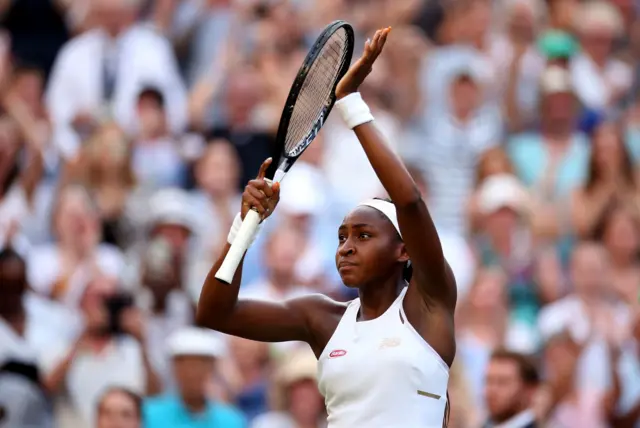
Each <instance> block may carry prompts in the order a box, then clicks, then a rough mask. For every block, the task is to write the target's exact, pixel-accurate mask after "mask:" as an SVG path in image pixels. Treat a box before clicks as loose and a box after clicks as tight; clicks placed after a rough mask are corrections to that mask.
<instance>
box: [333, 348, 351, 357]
mask: <svg viewBox="0 0 640 428" xmlns="http://www.w3.org/2000/svg"><path fill="white" fill-rule="evenodd" d="M346 353H347V351H345V350H344V349H336V350H335V351H331V353H330V354H329V358H338V357H342V356H344V355H345V354H346Z"/></svg>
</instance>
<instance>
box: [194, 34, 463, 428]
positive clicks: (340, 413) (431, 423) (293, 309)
mask: <svg viewBox="0 0 640 428" xmlns="http://www.w3.org/2000/svg"><path fill="white" fill-rule="evenodd" d="M389 31H390V28H386V29H382V30H379V31H377V32H376V34H375V36H374V37H373V39H372V40H370V41H367V43H366V44H365V51H364V54H363V55H362V57H361V58H360V59H359V60H358V61H357V62H356V63H355V64H354V65H353V66H352V67H351V68H350V69H349V71H348V72H347V74H346V75H345V76H344V77H343V79H342V80H341V81H340V83H339V84H338V87H337V88H336V96H337V98H338V101H337V103H336V109H337V110H338V111H339V112H340V114H341V115H342V117H343V119H344V120H345V122H346V124H347V125H348V126H349V127H350V128H352V129H353V130H354V131H355V133H356V135H357V137H358V140H359V141H360V144H361V145H362V148H363V149H364V151H365V153H366V154H367V156H368V158H369V161H370V162H371V165H372V166H373V168H374V170H375V171H376V174H377V175H378V178H379V179H380V181H381V182H382V184H383V186H384V188H385V189H386V191H387V193H388V194H389V196H390V197H391V200H393V203H391V202H387V201H386V200H380V199H372V200H369V201H366V202H363V203H362V204H360V205H359V206H357V207H356V208H355V209H354V210H353V211H351V212H350V213H349V214H348V215H347V216H346V217H345V218H344V221H343V223H342V225H341V226H340V228H339V229H338V242H339V243H338V249H337V252H336V265H337V268H338V271H339V273H340V276H341V278H342V280H343V282H344V284H345V285H346V286H348V287H355V288H357V289H358V292H359V298H358V299H355V300H353V301H351V302H349V303H340V302H336V301H333V300H331V299H329V298H328V297H326V296H322V295H318V294H316V295H308V296H303V297H299V298H295V299H290V300H286V301H282V302H268V301H257V300H247V299H238V291H239V286H240V281H241V275H242V274H241V271H242V269H241V266H240V269H238V271H237V272H236V275H235V277H234V279H233V281H232V284H231V285H227V284H224V283H221V282H219V281H217V280H216V279H215V273H216V271H217V270H218V267H219V266H220V265H221V263H222V261H223V260H224V257H225V254H226V251H228V248H229V246H230V245H227V246H226V249H225V251H223V254H222V255H221V256H220V258H219V259H218V261H217V263H216V264H215V265H214V266H213V268H212V270H211V272H210V273H209V276H208V277H207V279H206V282H205V284H204V287H203V290H202V294H201V296H200V301H199V302H198V311H197V321H198V323H199V324H200V325H202V326H206V327H209V328H212V329H215V330H218V331H221V332H223V333H227V334H231V335H235V336H240V337H244V338H247V339H251V340H257V341H264V342H283V341H304V342H307V343H308V344H309V345H310V346H311V348H312V349H313V351H314V352H315V355H316V356H317V358H318V386H319V389H320V392H321V393H322V394H323V396H324V397H325V403H326V407H327V413H328V424H329V427H330V428H356V427H367V428H393V427H398V428H400V427H402V428H426V427H428V428H436V427H437V428H440V427H442V426H443V425H446V419H448V417H447V418H445V413H448V411H447V407H448V406H447V404H448V403H447V382H448V378H449V366H450V365H451V363H452V362H453V359H454V355H455V350H456V345H455V338H454V325H453V314H454V308H455V304H456V284H455V280H454V277H453V274H452V272H451V269H450V267H449V265H448V264H447V262H446V260H445V258H444V256H443V253H442V248H441V246H440V241H439V238H438V234H437V232H436V229H435V227H434V224H433V221H432V220H431V217H430V215H429V212H428V210H427V207H426V205H425V203H424V201H423V200H422V199H421V196H420V192H419V191H418V189H417V186H416V183H415V182H414V181H413V179H412V178H411V176H410V175H409V173H408V172H407V170H406V169H405V167H404V166H403V164H402V161H401V160H400V159H399V158H398V157H397V156H396V155H395V154H394V153H393V152H392V151H391V150H390V149H389V148H388V145H387V144H386V142H385V141H384V139H383V137H382V135H381V134H380V133H379V132H378V130H377V129H376V125H375V124H374V120H373V116H372V115H371V113H370V110H369V108H368V107H367V105H366V103H365V102H364V101H363V100H362V98H361V96H360V94H359V93H358V92H357V91H358V87H359V86H360V85H361V84H362V82H363V81H364V79H365V78H366V76H367V75H368V74H369V72H370V71H371V69H372V66H373V63H374V62H375V60H376V58H377V57H378V55H380V53H381V51H382V48H383V47H384V44H385V41H386V39H387V36H388V34H389ZM270 162H271V160H270V159H268V160H267V161H265V163H264V164H263V165H262V167H261V169H260V172H259V174H258V177H257V178H256V179H255V180H251V181H250V182H249V184H248V185H247V187H246V188H245V191H244V193H243V197H242V208H241V214H238V216H237V217H236V221H235V222H234V225H233V226H232V228H231V231H230V232H229V236H228V241H229V242H233V239H234V237H235V234H236V233H237V231H238V230H239V227H240V224H241V222H242V220H241V218H242V217H244V215H245V214H246V212H247V211H248V210H249V209H250V208H251V207H254V208H255V209H256V210H258V212H259V213H260V214H261V215H262V216H263V217H264V218H266V217H268V216H269V215H270V214H271V213H272V212H273V210H274V208H275V207H276V205H277V203H278V197H279V190H280V187H279V183H275V184H273V187H270V186H269V185H268V184H267V182H266V181H265V180H264V174H265V171H266V169H267V167H268V166H269V164H270Z"/></svg>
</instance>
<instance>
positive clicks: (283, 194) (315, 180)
mask: <svg viewBox="0 0 640 428" xmlns="http://www.w3.org/2000/svg"><path fill="white" fill-rule="evenodd" d="M322 183H323V178H322V174H321V173H319V171H318V170H317V168H315V167H314V166H312V165H309V164H308V163H306V162H299V163H296V165H295V166H294V167H293V168H291V171H289V173H288V174H287V177H286V178H285V179H284V180H283V182H282V185H281V187H280V202H279V203H278V210H279V211H282V212H284V213H285V214H289V215H313V214H318V213H319V212H320V211H322V210H323V208H324V206H325V195H324V193H323V191H322V188H321V186H322Z"/></svg>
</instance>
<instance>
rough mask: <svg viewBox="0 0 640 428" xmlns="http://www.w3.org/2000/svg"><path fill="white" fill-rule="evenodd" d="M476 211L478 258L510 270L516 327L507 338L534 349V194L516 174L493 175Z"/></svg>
mask: <svg viewBox="0 0 640 428" xmlns="http://www.w3.org/2000/svg"><path fill="white" fill-rule="evenodd" d="M478 212H479V214H480V216H481V217H480V218H481V224H482V231H481V232H479V233H477V234H476V238H475V239H476V243H475V244H476V245H475V249H476V251H477V256H478V258H479V259H480V263H481V264H482V265H484V266H498V267H499V268H500V269H501V270H503V271H504V272H505V274H506V275H507V281H508V290H507V293H508V302H509V308H510V318H511V321H512V322H513V323H514V328H516V329H517V330H516V331H517V333H515V332H514V334H513V336H511V337H510V343H509V344H510V345H511V346H513V347H514V348H515V349H517V350H519V351H521V352H533V351H534V350H535V349H536V346H537V340H536V331H535V330H536V316H537V313H538V296H537V291H536V288H535V285H536V284H535V283H534V277H533V274H534V271H533V268H534V265H535V260H536V255H537V254H536V248H535V246H534V243H535V241H534V236H533V231H532V218H533V216H534V215H535V214H534V211H533V209H532V205H531V198H530V195H529V194H528V192H527V190H526V189H525V188H524V186H522V184H520V182H519V181H518V180H517V178H516V177H515V176H513V175H508V174H498V175H493V176H490V177H489V178H487V179H486V180H485V181H484V183H483V184H482V186H481V187H480V189H479V193H478ZM515 340H517V341H515Z"/></svg>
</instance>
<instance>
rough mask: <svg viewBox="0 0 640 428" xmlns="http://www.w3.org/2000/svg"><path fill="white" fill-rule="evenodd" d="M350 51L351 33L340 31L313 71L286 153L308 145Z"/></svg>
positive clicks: (293, 120)
mask: <svg viewBox="0 0 640 428" xmlns="http://www.w3.org/2000/svg"><path fill="white" fill-rule="evenodd" d="M348 47H349V44H348V39H347V32H346V31H345V30H344V29H340V30H338V31H336V32H335V33H334V34H333V35H332V36H331V37H330V38H329V40H328V41H327V42H326V43H325V44H324V46H323V47H322V49H321V50H320V53H319V55H318V57H317V58H316V60H315V61H314V62H313V63H312V64H311V66H310V67H309V70H308V72H307V75H306V77H305V80H304V82H303V84H302V87H301V88H300V92H299V95H298V98H297V100H296V104H295V106H294V108H293V111H292V113H291V119H290V121H289V127H288V129H287V135H286V139H285V152H287V153H290V152H293V151H294V150H296V149H299V148H300V147H299V146H300V145H301V144H304V143H305V141H306V137H307V136H308V135H309V134H310V132H311V131H312V129H313V127H314V126H315V125H316V122H317V121H318V118H319V117H320V115H321V113H322V112H323V111H324V109H325V107H326V106H327V104H329V103H330V102H331V100H332V97H333V89H334V87H335V85H336V83H337V80H338V78H339V73H340V70H341V68H342V67H343V64H344V63H345V61H348V60H349V59H348V58H347V57H348V51H349V49H348Z"/></svg>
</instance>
